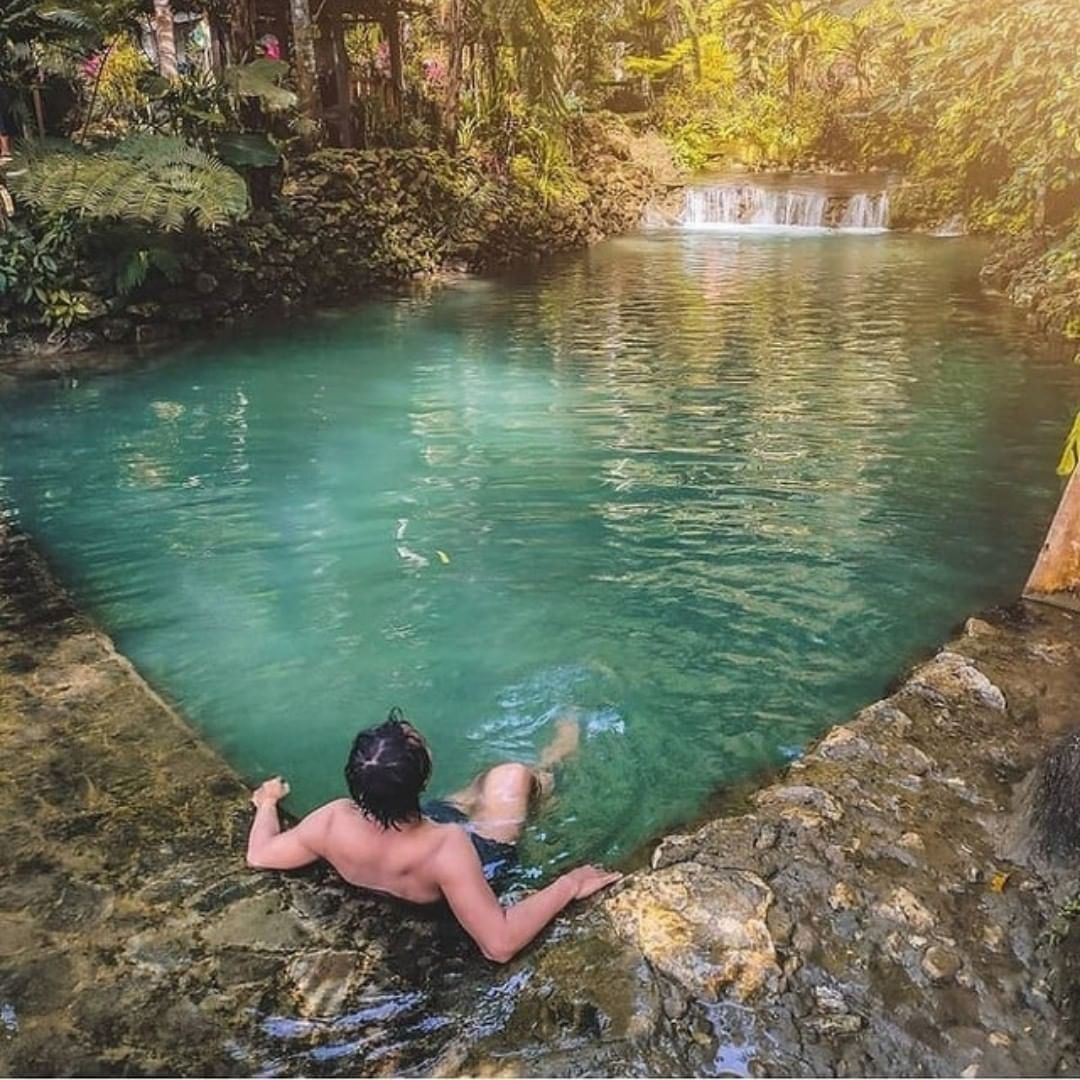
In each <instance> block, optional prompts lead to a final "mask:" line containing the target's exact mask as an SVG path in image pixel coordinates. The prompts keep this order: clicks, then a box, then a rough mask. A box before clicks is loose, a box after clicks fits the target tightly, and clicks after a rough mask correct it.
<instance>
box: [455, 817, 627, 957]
mask: <svg viewBox="0 0 1080 1080" xmlns="http://www.w3.org/2000/svg"><path fill="white" fill-rule="evenodd" d="M436 877H437V881H438V884H439V888H440V889H441V890H442V893H443V896H444V897H445V898H446V902H447V903H448V904H449V905H450V910H451V911H453V913H454V915H455V916H456V918H457V920H458V922H460V923H461V925H462V927H463V928H464V929H465V931H466V933H468V935H469V936H470V937H471V938H472V939H473V940H474V941H475V942H476V944H477V945H478V946H479V947H480V951H481V952H482V953H483V954H484V955H485V956H486V957H487V958H488V959H489V960H494V961H495V962H496V963H500V964H502V963H505V962H506V961H507V960H510V959H511V958H512V957H514V956H516V955H517V953H519V952H520V951H521V950H522V949H523V948H524V947H525V946H526V945H528V944H529V942H530V941H532V939H533V938H534V937H536V935H537V934H539V933H540V931H541V930H543V928H544V927H545V926H547V924H548V923H549V922H551V920H552V919H553V918H555V916H556V915H558V914H559V912H560V911H562V909H563V908H564V907H566V905H567V904H569V903H570V902H571V901H572V900H583V899H584V898H585V897H586V896H591V895H592V894H593V893H595V892H598V891H599V890H600V889H602V888H604V887H605V886H607V885H611V884H613V883H614V882H616V881H618V880H619V878H620V877H622V875H621V874H618V873H614V872H610V871H606V870H600V869H597V868H596V867H593V866H581V867H578V869H576V870H571V871H570V872H569V873H568V874H563V875H562V877H559V878H557V879H556V880H555V881H553V882H552V883H551V884H550V885H548V886H547V887H546V888H544V889H541V890H540V891H539V892H535V893H533V894H532V895H531V896H528V897H526V899H524V900H522V901H520V902H519V903H517V904H514V905H513V906H512V907H508V908H504V907H503V906H502V905H501V904H500V903H499V901H498V900H497V899H496V897H495V894H494V893H493V892H492V891H491V886H490V885H488V883H487V881H486V880H485V879H484V872H483V869H482V868H481V866H480V859H479V857H478V856H477V854H476V849H475V848H474V847H473V845H472V842H471V841H470V840H469V837H468V836H467V835H466V833H465V832H464V830H461V829H454V830H453V832H452V833H451V835H450V836H448V837H447V839H446V842H445V843H444V844H443V847H442V849H441V850H440V852H439V856H438V861H437V865H436Z"/></svg>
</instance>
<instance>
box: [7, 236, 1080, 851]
mask: <svg viewBox="0 0 1080 1080" xmlns="http://www.w3.org/2000/svg"><path fill="white" fill-rule="evenodd" d="M980 254H981V251H980V249H979V248H978V246H977V245H975V244H973V243H970V242H967V241H960V240H935V239H931V238H921V237H909V236H896V235H891V234H882V235H844V234H814V233H805V234H804V233H795V232H787V233H785V232H770V231H768V230H765V231H760V230H748V231H745V232H740V231H739V230H737V229H736V230H731V231H729V232H723V231H717V230H711V231H702V232H694V231H690V230H666V231H657V232H652V233H642V234H640V235H637V236H634V237H630V238H627V239H623V240H618V241H614V242H610V243H606V244H603V245H601V246H599V247H597V248H595V249H594V250H593V251H591V252H588V253H585V254H581V255H579V256H574V257H571V258H567V259H564V260H560V261H556V262H553V263H550V264H546V265H544V266H543V267H541V268H538V269H536V270H533V271H529V272H526V273H521V274H518V275H516V276H510V277H507V278H504V279H501V280H497V281H467V282H464V283H461V284H459V285H454V286H452V287H449V288H447V289H444V290H441V291H437V292H435V293H434V295H431V296H428V297H422V296H414V297H410V298H404V299H390V300H381V301H378V302H372V303H369V304H367V305H365V306H363V307H361V308H358V309H357V310H356V311H354V312H352V313H351V314H348V315H345V316H338V317H333V318H330V317H327V318H323V319H317V320H314V321H311V322H308V323H305V324H301V325H292V326H289V327H286V328H278V329H273V330H267V331H265V332H263V333H257V334H251V335H248V336H245V337H242V338H238V339H234V340H230V341H228V342H222V341H215V342H211V343H208V344H199V345H194V346H191V347H187V348H181V349H178V350H177V351H176V353H175V355H173V356H170V357H168V358H166V359H165V360H163V361H159V362H155V363H154V364H153V365H152V366H150V367H148V368H146V369H144V370H140V371H138V372H136V373H128V374H123V375H115V376H102V377H97V378H88V379H85V380H82V381H79V382H78V383H77V384H75V385H63V386H61V385H58V384H49V385H45V384H42V385H38V386H33V387H24V388H22V389H20V390H18V391H17V392H14V393H11V394H8V395H7V396H6V397H5V398H4V399H3V401H2V403H0V404H2V408H3V424H4V436H3V449H2V458H0V472H2V474H3V481H2V496H3V498H4V500H5V501H6V503H7V505H8V506H9V507H10V508H11V509H12V512H13V513H14V514H15V515H16V516H17V518H18V520H19V521H20V522H21V523H22V525H23V526H24V527H25V528H26V529H27V530H29V531H30V532H31V533H32V534H33V535H34V536H35V538H36V539H37V540H38V541H39V542H40V544H41V545H42V547H43V548H44V549H45V551H46V552H47V554H48V555H49V557H50V558H51V559H52V560H53V563H54V565H55V566H56V568H57V569H58V571H59V572H60V574H61V576H62V578H63V579H64V580H65V581H66V582H67V583H69V585H70V586H71V587H72V589H73V591H74V593H75V595H76V596H77V598H78V599H79V600H80V601H81V602H82V603H83V604H84V605H85V606H86V607H87V608H88V609H89V610H90V611H92V612H93V613H94V614H95V615H96V616H97V617H98V619H99V620H100V621H101V622H102V624H103V625H104V626H105V627H106V628H107V629H108V630H109V632H110V633H111V634H112V635H113V636H114V638H115V639H116V641H117V642H118V644H119V646H120V647H121V648H122V649H123V650H124V651H125V652H126V653H128V654H129V655H130V656H132V657H133V659H134V660H135V661H136V662H137V664H138V665H139V667H140V668H141V669H142V671H143V672H144V673H145V674H146V675H147V676H148V678H149V679H150V680H151V681H152V682H154V683H155V684H156V685H157V686H158V687H159V688H160V689H162V690H163V691H164V692H165V693H166V694H167V696H169V697H170V698H171V699H172V700H173V701H175V702H177V703H178V704H179V705H180V706H181V707H182V709H183V710H184V712H185V713H186V714H187V716H188V717H190V719H191V720H192V721H193V722H194V723H195V724H196V725H198V726H199V727H200V728H201V729H203V730H204V731H205V732H206V733H207V735H208V737H209V738H210V739H211V740H212V742H213V743H214V744H216V745H217V746H218V747H219V748H220V749H221V750H222V751H223V752H224V753H225V755H226V756H227V757H228V758H229V759H230V760H231V761H232V762H234V763H235V764H236V765H237V766H238V767H239V768H240V769H241V770H242V771H243V772H244V773H245V774H246V775H247V776H249V777H250V778H251V779H252V780H255V779H258V778H261V777H263V776H265V775H267V774H271V773H276V772H281V773H284V774H285V775H286V776H287V777H288V778H289V780H290V781H291V782H292V785H293V792H294V794H293V796H292V799H291V805H292V808H293V809H295V810H304V809H307V808H309V807H311V806H312V805H314V804H316V803H317V802H319V801H320V800H323V799H326V798H329V797H333V796H337V795H339V794H342V793H343V792H344V787H343V780H342V775H341V770H342V765H343V761H344V757H345V754H346V751H347V748H348V745H349V742H350V740H351V737H352V735H353V733H354V732H355V730H356V729H357V728H358V727H360V726H363V725H367V724H370V723H373V722H376V721H378V720H380V719H381V718H382V717H383V715H384V714H385V713H386V711H387V709H388V708H389V706H391V705H394V704H399V705H401V706H402V707H403V708H404V709H405V710H406V711H407V712H408V713H409V714H410V715H411V716H412V717H413V718H414V720H415V722H416V723H417V724H418V725H419V726H420V727H421V728H422V730H423V731H424V732H425V733H426V734H427V735H428V737H429V739H430V741H431V743H432V746H433V749H434V754H435V759H436V772H435V782H434V785H433V791H435V792H436V793H444V792H448V791H451V790H453V789H454V788H456V787H458V786H460V785H461V784H463V783H464V782H466V781H467V780H468V779H469V777H470V776H471V774H472V773H473V772H474V771H476V770H477V769H478V768H480V767H482V766H484V765H486V764H489V763H491V762H494V761H497V760H500V759H505V758H516V757H524V758H529V757H531V756H533V755H535V753H536V752H537V749H538V748H539V747H540V746H541V745H542V743H543V742H544V740H545V738H546V737H547V735H548V733H549V732H550V729H551V726H552V723H553V719H554V717H555V716H556V715H557V714H558V713H559V712H560V710H564V709H567V708H575V709H577V710H578V711H579V714H580V716H581V718H582V723H583V727H584V731H585V738H584V741H583V745H582V749H581V753H580V755H579V757H578V758H577V760H576V761H574V762H573V763H572V764H571V765H569V766H568V767H567V768H566V769H565V771H564V774H563V776H562V778H561V790H560V794H559V797H558V799H557V801H556V802H555V803H554V804H553V805H552V806H551V807H550V808H549V809H548V810H547V812H546V813H545V814H544V815H543V816H541V817H540V818H539V819H538V820H537V821H536V823H535V824H534V825H533V826H532V827H531V829H530V833H529V836H528V842H527V858H528V861H529V864H530V865H531V866H532V867H534V868H535V869H536V870H537V872H541V871H543V870H544V869H545V868H549V867H552V866H556V865H561V864H563V863H565V862H566V861H568V860H571V859H577V858H582V857H589V858H594V859H615V858H618V857H620V856H623V855H625V854H626V853H628V852H629V851H630V850H631V849H633V848H634V846H635V845H637V844H639V843H640V842H641V841H642V840H644V839H646V838H647V837H649V836H650V835H652V834H654V833H655V832H656V831H657V830H659V829H661V828H665V827H669V826H672V825H675V824H678V823H679V822H680V821H684V820H686V819H687V818H689V817H691V816H692V815H694V813H695V812H696V811H697V810H698V809H699V808H700V806H701V805H702V802H703V800H705V799H706V798H707V796H708V795H709V794H710V793H711V792H713V791H714V790H715V789H717V787H720V786H723V785H724V784H726V783H730V782H731V781H733V780H735V779H737V778H739V777H740V776H744V775H746V774H747V772H748V771H750V770H754V769H757V768H760V767H762V766H764V765H768V764H772V763H776V762H778V761H781V760H783V759H784V758H785V757H787V756H790V755H792V754H794V753H796V752H797V751H798V748H799V747H801V746H803V745H804V744H805V743H806V741H807V740H808V739H810V738H812V737H813V736H814V735H815V733H817V732H819V731H821V730H822V729H823V727H825V726H827V725H828V724H830V723H832V722H835V721H838V720H841V719H843V718H845V716H846V715H847V714H848V713H849V712H850V711H851V710H852V709H854V708H855V707H857V706H858V705H860V704H861V703H863V702H865V701H866V700H868V699H870V698H872V697H874V696H876V695H877V694H878V693H879V692H880V691H881V689H882V687H883V684H884V682H885V681H886V679H887V678H888V677H889V676H891V675H892V674H894V673H895V672H896V671H897V670H898V668H900V667H901V666H902V665H903V664H904V663H905V662H906V661H907V660H908V659H909V658H910V657H911V656H912V654H913V652H914V651H915V650H918V649H919V648H921V647H924V646H927V645H931V644H933V643H935V642H937V641H938V640H940V639H941V638H942V636H943V635H944V634H946V633H947V631H948V630H949V629H950V627H951V626H952V625H953V624H954V623H955V622H956V620H958V619H959V618H960V617H962V616H963V615H964V614H966V613H967V612H969V611H970V610H972V609H974V608H976V607H979V606H981V605H985V604H988V603H992V602H996V601H999V600H1005V599H1008V598H1010V597H1012V596H1014V595H1015V594H1016V592H1017V591H1018V589H1019V587H1020V585H1021V584H1022V581H1023V578H1024V576H1025V573H1026V571H1027V569H1028V566H1029V564H1030V561H1031V558H1032V555H1033V553H1034V551H1035V550H1036V548H1037V546H1038V543H1039V541H1040V539H1041V536H1042V533H1043V530H1044V528H1045V526H1046V524H1047V521H1048V519H1049V516H1050V514H1051V512H1052V509H1053V506H1054V503H1055V499H1056V496H1057V491H1058V481H1057V479H1056V477H1055V475H1054V463H1055V460H1056V455H1057V451H1058V449H1059V445H1060V442H1061V439H1062V437H1063V435H1064V432H1065V429H1066V425H1067V422H1068V419H1069V414H1070V411H1071V408H1072V407H1073V406H1074V405H1075V403H1076V401H1077V399H1078V398H1080V371H1077V370H1076V369H1075V368H1071V367H1068V366H1065V365H1063V364H1060V363H1058V362H1055V361H1054V360H1052V359H1050V358H1048V357H1046V356H1045V355H1043V354H1042V353H1040V351H1039V349H1038V347H1037V346H1036V345H1035V344H1034V343H1033V342H1032V341H1031V340H1030V339H1029V338H1028V337H1027V336H1026V333H1025V331H1024V329H1023V326H1022V324H1021V323H1020V321H1019V320H1018V318H1017V317H1016V316H1015V315H1014V314H1013V313H1012V312H1011V311H1010V309H1008V307H1007V306H1006V305H1004V304H1003V303H1001V302H999V301H995V300H992V299H990V298H987V297H985V296H983V295H981V294H980V291H979V289H978V285H977V279H976V271H977V266H978V260H979V256H980ZM440 553H442V554H440Z"/></svg>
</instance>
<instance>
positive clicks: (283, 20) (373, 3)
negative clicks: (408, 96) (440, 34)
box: [230, 0, 419, 147]
mask: <svg viewBox="0 0 1080 1080" xmlns="http://www.w3.org/2000/svg"><path fill="white" fill-rule="evenodd" d="M303 6H307V8H308V10H309V12H310V17H311V23H310V26H311V27H312V28H314V30H315V41H314V74H315V78H314V83H315V85H314V87H313V92H314V96H315V100H314V102H313V103H311V105H310V106H309V108H308V109H307V110H306V111H308V112H309V113H310V114H311V115H312V116H313V117H315V118H316V119H322V120H324V121H325V122H326V126H327V131H328V134H329V135H330V138H331V142H333V143H335V144H336V145H338V146H344V147H351V146H356V145H358V143H362V142H363V141H364V136H365V132H364V124H363V123H358V122H357V120H358V117H357V109H356V108H355V106H356V104H357V99H358V79H357V74H356V73H355V72H354V71H353V67H352V64H351V63H350V61H349V56H348V53H347V51H346V41H345V35H346V31H347V30H349V29H350V28H351V27H354V26H357V25H360V24H368V25H375V26H378V27H379V30H380V34H381V37H382V40H383V41H384V42H385V43H386V53H387V67H386V70H385V72H384V73H382V74H381V75H380V76H379V78H378V79H377V80H375V81H376V82H377V83H378V85H374V86H372V85H368V86H366V87H364V89H365V91H366V96H375V97H377V98H378V100H379V102H380V107H381V110H382V112H383V113H384V114H385V115H386V116H387V117H388V118H391V119H394V120H398V119H400V118H401V115H402V109H403V100H404V92H405V78H404V61H403V44H402V38H403V21H404V19H405V18H406V17H407V16H408V14H409V13H410V12H415V11H417V10H419V9H418V7H417V5H416V4H415V3H413V2H410V0H300V3H299V4H298V3H297V0H239V2H238V3H237V4H236V5H235V8H236V12H237V18H236V20H235V21H234V23H233V24H232V25H231V26H230V52H231V53H232V56H233V62H234V63H235V62H237V60H239V59H241V58H242V57H245V56H246V57H248V58H250V57H252V56H254V55H258V43H259V40H260V39H261V38H262V37H263V35H265V34H272V35H273V36H274V37H275V38H277V39H278V41H279V42H280V43H281V46H282V48H283V54H282V55H283V59H287V60H291V61H293V62H294V64H295V65H296V67H297V69H298V74H299V69H300V68H301V67H303V66H306V65H304V64H303V63H302V58H301V57H300V56H298V55H297V45H298V44H300V38H301V36H302V34H298V33H297V31H298V29H299V27H298V26H297V18H296V11H295V9H296V8H297V7H303ZM297 61H301V62H300V63H297ZM368 82H369V83H370V82H372V80H370V79H369V80H368ZM302 96H303V95H302Z"/></svg>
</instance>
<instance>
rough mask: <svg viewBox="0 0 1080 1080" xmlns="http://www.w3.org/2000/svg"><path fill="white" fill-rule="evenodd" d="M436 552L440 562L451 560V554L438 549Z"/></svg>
mask: <svg viewBox="0 0 1080 1080" xmlns="http://www.w3.org/2000/svg"><path fill="white" fill-rule="evenodd" d="M435 554H436V555H438V556H439V562H441V563H443V564H445V563H448V562H449V561H450V556H449V555H447V554H446V552H445V551H436V552H435Z"/></svg>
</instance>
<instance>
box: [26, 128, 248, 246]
mask: <svg viewBox="0 0 1080 1080" xmlns="http://www.w3.org/2000/svg"><path fill="white" fill-rule="evenodd" d="M11 183H12V188H13V190H14V193H15V195H16V197H17V198H18V199H20V200H21V201H23V202H25V203H26V204H27V205H29V206H32V207H34V208H35V209H37V210H40V211H42V212H44V213H47V214H55V213H64V212H71V213H74V214H76V215H78V216H79V217H80V218H82V219H84V220H89V221H108V220H114V221H126V222H141V223H144V224H147V225H152V226H154V227H156V228H159V229H163V230H164V231H166V232H175V231H177V230H179V229H181V228H182V227H183V226H184V225H185V224H186V223H188V222H193V223H194V224H195V225H196V226H198V227H199V228H201V229H212V228H214V227H216V226H219V225H223V224H225V223H226V222H228V221H231V220H235V219H236V218H239V217H242V216H243V215H244V214H245V213H246V211H247V207H248V201H247V189H246V187H245V185H244V182H243V180H242V179H241V177H239V176H238V175H237V174H236V173H235V172H233V171H232V170H231V169H229V168H228V167H227V166H225V165H223V164H221V162H219V161H217V160H215V159H214V158H212V157H210V156H209V155H207V154H205V153H203V151H201V150H198V149H196V148H195V147H193V146H190V145H188V144H187V143H185V142H184V141H183V140H181V139H179V138H174V137H168V136H161V135H134V136H130V137H129V138H127V139H124V140H122V141H121V142H119V143H117V144H115V145H114V146H110V147H106V148H101V149H96V150H89V151H87V150H82V149H80V148H77V147H75V146H74V145H72V144H70V143H63V142H59V143H58V142H55V141H49V142H42V143H40V144H39V143H34V142H31V143H27V144H26V145H25V148H24V153H23V156H22V157H21V159H20V160H19V161H18V162H17V165H16V167H15V168H14V169H13V170H12V173H11Z"/></svg>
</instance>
